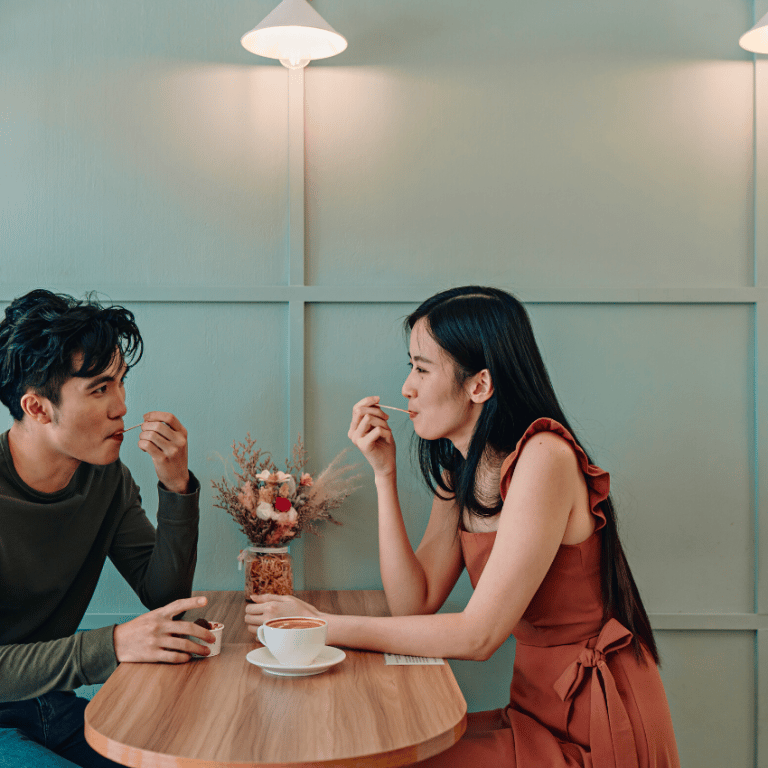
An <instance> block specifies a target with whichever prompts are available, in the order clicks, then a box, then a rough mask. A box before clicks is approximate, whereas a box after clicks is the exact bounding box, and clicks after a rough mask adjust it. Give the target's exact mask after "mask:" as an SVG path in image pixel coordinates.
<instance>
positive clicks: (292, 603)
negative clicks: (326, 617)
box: [245, 595, 321, 635]
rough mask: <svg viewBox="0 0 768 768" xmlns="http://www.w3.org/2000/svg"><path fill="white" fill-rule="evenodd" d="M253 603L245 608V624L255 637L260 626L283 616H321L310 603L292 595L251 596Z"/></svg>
mask: <svg viewBox="0 0 768 768" xmlns="http://www.w3.org/2000/svg"><path fill="white" fill-rule="evenodd" d="M251 600H253V603H248V604H247V605H246V606H245V623H246V626H247V627H248V631H249V632H250V633H251V634H253V635H255V634H256V633H257V631H258V628H259V625H261V624H264V622H267V621H271V620H272V619H279V618H281V617H283V616H321V613H320V611H318V610H317V608H315V607H314V606H312V605H310V604H309V603H305V602H304V601H303V600H299V598H298V597H293V596H292V595H251Z"/></svg>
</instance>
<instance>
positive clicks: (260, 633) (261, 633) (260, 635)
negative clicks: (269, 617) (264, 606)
mask: <svg viewBox="0 0 768 768" xmlns="http://www.w3.org/2000/svg"><path fill="white" fill-rule="evenodd" d="M256 636H257V637H258V638H259V642H260V643H261V644H262V645H266V644H267V641H266V640H265V639H264V625H263V624H259V626H258V628H257V630H256Z"/></svg>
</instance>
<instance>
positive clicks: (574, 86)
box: [0, 0, 768, 768]
mask: <svg viewBox="0 0 768 768" xmlns="http://www.w3.org/2000/svg"><path fill="white" fill-rule="evenodd" d="M314 2H315V6H316V7H317V9H318V11H320V13H322V14H323V15H324V16H325V18H327V20H328V21H329V22H330V23H331V24H332V25H334V26H335V27H336V28H337V29H338V30H339V31H340V32H342V33H343V34H345V35H346V36H347V38H348V40H349V48H348V50H347V51H346V52H345V53H344V54H342V55H341V56H339V57H337V58H335V59H332V60H329V61H327V62H318V63H315V64H312V65H310V67H309V68H308V69H307V70H306V73H305V104H306V107H305V116H306V125H305V131H304V137H305V138H304V146H305V151H306V160H305V180H306V218H305V224H306V232H305V237H304V243H303V245H304V258H303V259H302V260H301V263H299V262H297V261H296V259H295V254H296V253H297V247H298V252H299V253H300V252H301V247H300V246H301V243H299V244H298V246H297V243H296V241H295V236H294V240H293V242H290V238H289V209H290V207H291V205H292V204H293V205H295V204H296V200H297V197H296V196H297V190H296V189H295V188H293V189H291V187H290V186H289V184H288V167H289V166H288V163H289V143H290V142H289V126H288V103H289V102H288V78H287V72H286V70H284V69H283V68H282V67H280V66H279V65H276V64H272V63H267V62H265V61H263V60H261V59H258V58H256V57H254V56H252V55H251V54H248V53H247V52H246V51H244V50H243V49H242V48H241V47H240V45H239V37H240V35H242V34H243V33H244V32H245V31H247V30H248V29H250V28H252V27H253V26H254V25H255V24H256V23H257V22H258V21H259V20H260V19H261V18H263V16H265V15H266V14H267V13H268V12H269V11H270V10H271V9H272V7H273V6H274V5H276V3H277V0H230V1H229V2H226V3H222V2H214V1H213V0H153V1H152V2H149V0H134V1H133V2H130V3H125V2H122V3H118V2H115V1H114V0H78V2H76V3H63V2H54V1H53V0H30V1H29V2H25V3H8V2H6V3H1V4H0V212H1V213H0V305H2V306H4V305H5V303H7V301H8V300H10V299H11V298H12V297H14V296H16V295H19V294H20V293H22V292H23V291H26V290H28V289H30V288H32V287H37V286H45V287H49V288H53V289H55V290H62V291H67V292H71V293H75V294H82V293H83V292H85V291H86V290H89V289H97V290H99V291H101V292H102V294H104V295H105V296H106V297H107V298H108V299H112V300H115V301H119V302H122V303H125V304H126V305H127V306H129V307H130V308H131V309H133V310H134V311H135V312H136V315H137V317H138V320H139V323H140V325H141V327H142V330H143V331H144V335H145V341H146V346H147V352H146V357H145V359H144V361H143V362H142V364H141V365H140V366H139V367H138V368H137V369H136V370H135V371H134V372H133V373H132V375H131V378H130V381H129V386H128V390H129V408H130V411H129V412H130V413H134V414H138V415H139V416H140V415H141V413H143V412H144V411H145V410H147V409H149V408H164V409H165V408H167V409H170V410H173V411H174V412H176V413H177V414H178V416H179V417H180V418H181V420H182V421H183V423H184V424H185V425H186V426H187V427H188V429H189V432H190V441H191V442H190V456H191V463H192V466H193V469H194V470H195V472H196V473H197V474H198V476H199V477H200V479H201V481H202V483H203V494H202V529H201V544H200V557H199V566H198V571H197V576H196V587H198V588H212V589H217V588H218V589H236V588H240V586H241V584H242V575H241V574H240V573H238V572H237V570H236V564H235V556H236V554H237V552H238V550H239V549H240V548H241V547H242V546H243V544H244V541H243V537H242V535H241V534H239V532H238V531H237V530H236V528H235V526H234V524H233V523H232V522H231V521H230V520H229V518H228V517H227V516H226V515H225V513H223V512H222V511H221V510H218V509H215V508H213V506H212V502H213V496H212V494H211V491H210V480H211V479H212V478H218V477H220V476H221V474H222V472H223V469H222V462H221V459H220V458H219V456H220V455H223V456H228V453H229V449H230V445H231V443H232V440H233V439H241V438H242V437H243V436H244V435H245V433H246V432H248V431H250V432H251V434H252V435H254V436H256V437H257V438H258V440H259V443H260V445H263V446H265V447H269V448H271V449H272V450H273V452H274V453H275V456H276V457H277V458H278V459H282V457H284V456H285V455H287V453H288V451H289V449H290V444H291V441H292V439H293V438H294V437H295V433H296V432H297V431H299V430H301V431H302V432H303V433H304V434H305V436H306V440H307V447H308V449H309V451H310V454H311V457H312V466H313V467H314V468H320V467H321V466H322V465H323V464H324V463H326V462H327V461H329V460H330V459H331V458H332V457H333V456H334V455H335V453H336V452H338V451H339V450H341V449H342V448H343V447H345V446H346V445H347V442H348V441H347V438H346V431H347V426H348V421H349V415H350V408H351V405H352V404H353V403H354V402H355V401H356V400H357V399H359V398H360V397H362V396H364V395H366V394H371V393H378V394H381V395H382V397H384V398H386V399H387V400H389V401H390V402H392V403H394V404H396V403H397V402H398V401H399V399H400V395H399V391H400V385H401V383H402V379H403V377H404V376H405V373H406V367H405V363H406V357H405V345H404V342H403V337H402V333H401V330H400V322H401V319H402V317H403V316H404V315H405V314H407V312H408V311H409V310H410V309H411V308H412V307H414V306H415V305H416V304H417V303H418V302H419V301H420V300H421V299H423V298H425V297H426V296H428V295H430V294H432V293H433V292H435V291H436V290H437V289H439V288H442V287H446V286H449V285H455V284H462V283H467V282H479V283H488V284H495V285H499V286H501V287H504V288H507V289H509V290H512V291H513V292H515V293H517V294H518V295H519V296H520V297H521V298H522V299H523V300H524V301H526V303H527V305H528V307H529V309H530V312H531V316H532V319H533V322H534V325H535V329H536V331H537V334H538V337H539V340H540V342H541V345H542V348H543V352H544V355H545V358H546V360H547V363H548V364H549V366H550V368H551V373H552V377H553V379H554V382H555V385H556V388H557V390H558V392H559V393H560V395H561V398H562V400H563V403H564V406H565V409H566V412H567V413H568V415H569V417H570V418H572V420H573V423H574V424H575V425H578V428H579V429H580V436H581V437H582V438H583V439H584V441H585V442H586V444H587V445H588V446H589V448H590V449H591V451H592V453H593V456H594V458H595V460H596V461H597V462H598V463H600V464H601V465H602V466H604V467H605V468H606V469H608V470H609V471H610V472H611V474H612V477H613V483H614V492H615V497H616V500H617V501H618V503H619V509H620V514H621V522H622V531H623V536H624V540H625V544H626V549H627V551H628V554H629V557H630V560H631V563H632V565H633V568H634V571H635V574H636V576H637V579H638V582H639V584H640V587H641V590H642V592H643V594H644V595H645V598H646V601H647V606H648V608H649V611H650V612H651V614H652V620H653V622H654V625H655V626H656V628H657V630H658V639H659V643H660V646H661V649H662V652H663V654H664V660H665V664H664V667H663V670H662V674H663V676H664V679H665V682H666V685H667V691H668V694H669V698H670V703H671V706H672V711H673V718H674V721H675V725H676V729H677V732H678V738H679V742H680V748H681V753H682V757H683V765H686V766H687V765H696V766H702V768H708V767H709V766H720V765H724V764H727V765H734V766H747V765H760V766H767V767H768V741H766V739H768V735H767V734H766V733H764V732H763V731H762V730H760V731H757V730H756V727H755V723H757V722H762V721H763V720H764V719H765V716H766V712H768V674H767V673H766V672H764V669H765V664H766V659H768V635H767V634H766V633H767V632H768V621H766V615H768V583H767V582H766V578H767V577H766V573H767V572H768V569H765V568H762V569H760V568H759V565H760V561H761V560H763V561H764V560H765V557H766V556H768V537H766V534H765V526H762V528H761V526H760V521H761V518H762V517H763V515H764V513H765V511H766V509H765V505H766V498H768V486H767V485H766V472H765V471H764V469H763V468H764V465H765V459H764V456H765V455H768V438H767V437H766V417H767V414H768V407H767V405H766V394H765V392H766V388H765V384H764V382H765V380H766V375H768V370H767V369H766V365H767V364H766V360H768V347H767V346H766V345H767V342H766V340H767V339H768V319H767V317H768V314H767V313H768V277H766V273H767V272H768V255H767V254H768V233H767V231H766V227H765V226H764V223H763V222H765V221H767V220H768V186H767V185H768V163H767V162H766V157H768V112H767V111H766V110H767V109H768V77H767V76H766V75H767V74H768V70H766V69H765V67H766V66H767V65H766V63H765V61H763V60H759V61H758V62H757V63H755V62H754V60H753V57H752V56H750V55H748V54H746V53H745V52H744V51H742V50H741V49H740V48H739V47H738V45H737V40H738V37H739V35H740V34H741V33H742V32H744V31H745V30H746V29H748V28H749V27H750V26H751V24H752V20H753V16H757V17H759V16H762V15H763V14H764V13H766V12H768V0H756V2H755V4H754V5H755V7H753V3H752V2H751V1H750V0H718V1H717V2H715V0H697V2H694V1H693V0H665V2H663V3H659V2H645V3H639V2H635V3H615V2H607V0H582V2H579V3H545V2H538V3H529V2H510V1H509V0H485V2H482V3H477V2H473V3H470V2H466V1H465V2H458V0H419V1H418V2H413V0H388V2H366V0H314ZM294 225H295V222H294ZM294 232H295V230H294ZM291 251H292V252H293V254H294V260H293V262H291V260H290V259H289V253H290V252H291ZM129 418H130V417H129ZM392 418H393V420H396V419H397V418H398V415H397V414H394V415H393V417H392ZM136 420H137V421H138V419H136ZM9 423H10V421H9V419H8V418H7V417H6V416H2V415H0V428H4V427H5V426H7V425H8V424H9ZM132 423H135V422H132ZM395 434H396V437H397V438H398V446H399V456H400V467H401V468H400V475H401V483H402V489H401V490H402V496H403V501H404V507H405V515H406V523H407V526H408V530H409V533H410V534H411V536H412V537H413V539H414V540H417V539H418V537H419V536H420V535H421V533H422V532H423V530H424V527H425V525H426V515H427V510H428V505H429V501H428V499H427V497H426V495H425V493H424V490H423V488H422V487H421V485H420V484H419V482H418V480H417V479H416V478H415V476H414V474H413V472H412V469H411V467H410V464H409V460H408V441H409V436H410V425H409V424H408V422H407V420H405V419H403V423H402V424H399V425H398V426H397V427H396V431H395ZM124 459H125V460H126V461H127V463H128V464H129V465H130V466H131V468H132V470H133V471H134V473H135V475H136V477H137V479H138V481H139V482H140V484H141V486H142V488H143V489H144V497H145V500H146V503H147V506H148V507H149V509H150V510H154V505H155V498H154V491H153V485H154V482H153V473H152V470H151V464H150V462H149V461H148V459H147V458H146V457H145V456H144V455H143V454H141V453H140V452H139V451H138V449H137V448H136V447H135V445H134V444H133V442H132V441H126V444H125V446H124ZM365 475H366V484H365V486H364V488H363V489H362V490H361V491H359V492H358V493H357V494H356V495H355V497H353V498H352V499H351V500H350V501H349V502H348V503H347V504H346V505H345V507H344V508H343V510H342V511H341V515H340V517H341V518H342V519H343V520H344V523H345V525H344V527H342V528H335V527H334V528H329V529H327V530H326V531H325V536H324V538H322V539H314V538H310V539H308V540H307V541H306V542H304V543H303V544H302V545H301V546H298V547H296V548H295V550H294V556H295V558H296V561H297V565H298V570H299V572H300V574H299V577H300V579H301V580H302V581H303V583H304V584H305V585H306V586H308V587H318V588H371V587H379V586H380V580H379V574H378V566H377V542H376V527H375V521H376V513H375V495H374V492H373V488H372V483H371V482H370V479H371V478H370V473H369V472H366V473H365ZM468 594H469V585H468V583H467V581H466V579H462V581H461V582H460V584H459V585H458V586H457V588H456V590H455V591H454V593H453V595H452V596H451V598H450V601H449V606H448V607H449V608H452V609H455V610H460V608H461V606H462V605H463V604H464V602H465V601H466V599H467V596H468ZM140 610H141V606H140V605H139V603H138V601H137V600H136V599H135V597H134V596H133V595H132V594H131V593H130V591H129V590H128V589H127V588H126V587H125V585H124V584H123V583H122V581H121V579H120V578H119V576H118V575H117V574H116V572H115V571H114V570H113V569H112V568H111V567H108V568H107V569H106V570H105V573H104V577H103V580H102V583H101V584H100V587H99V590H98V592H97V594H96V596H95V598H94V601H93V604H92V606H91V612H90V614H89V616H88V618H87V621H86V623H87V624H88V625H89V626H90V625H95V624H98V623H100V622H102V623H103V622H105V621H109V620H110V616H113V617H114V616H118V617H119V616H124V615H131V614H135V613H137V612H139V611H140ZM513 654H514V644H513V643H511V642H510V643H508V644H507V645H506V646H504V648H502V649H501V650H500V651H499V652H498V653H497V655H496V656H495V657H494V658H493V659H492V660H491V661H489V662H486V663H484V664H475V663H471V662H452V665H453V667H454V669H455V671H456V673H457V677H458V678H459V681H460V684H461V685H462V688H463V690H464V691H465V694H466V697H467V700H468V703H469V706H470V708H471V709H481V708H491V707H496V706H501V705H503V704H504V703H505V701H506V699H507V696H508V684H509V677H510V674H511V664H512V658H513ZM725 713H727V714H725ZM713 726H714V727H713Z"/></svg>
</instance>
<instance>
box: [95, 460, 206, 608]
mask: <svg viewBox="0 0 768 768" xmlns="http://www.w3.org/2000/svg"><path fill="white" fill-rule="evenodd" d="M127 480H128V482H129V487H130V488H131V493H130V494H129V503H128V507H127V509H126V512H125V514H124V515H123V518H122V520H121V523H120V526H119V527H118V529H117V531H116V533H115V537H114V539H113V541H112V546H111V547H110V552H109V557H110V559H111V560H112V562H113V563H114V565H115V567H116V568H117V570H118V571H119V572H120V573H121V574H122V576H123V578H124V579H125V580H126V581H127V582H128V584H130V586H131V588H132V589H133V591H134V592H135V593H136V594H137V595H138V596H139V599H140V600H141V602H142V603H143V604H144V605H145V606H146V607H147V608H148V609H149V610H154V609H155V608H160V607H161V606H163V605H167V604H168V603H171V602H173V601H174V600H178V599H180V598H183V597H189V596H190V595H191V594H192V579H193V577H194V575H195V565H196V563H197V532H198V523H199V518H200V513H199V505H200V483H199V481H198V480H197V478H196V477H195V476H194V475H193V474H192V473H190V488H191V491H190V492H189V493H184V494H182V493H173V492H172V491H169V490H167V489H166V488H165V487H164V486H162V485H161V484H160V483H158V486H157V488H158V495H159V506H158V511H157V530H155V528H154V526H153V525H152V523H150V521H149V520H148V519H147V515H146V513H145V512H144V509H143V508H142V504H141V496H140V495H139V493H138V486H136V484H135V483H134V482H133V480H132V479H131V478H130V475H128V477H127Z"/></svg>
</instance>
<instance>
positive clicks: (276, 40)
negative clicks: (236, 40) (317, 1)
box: [240, 0, 347, 69]
mask: <svg viewBox="0 0 768 768" xmlns="http://www.w3.org/2000/svg"><path fill="white" fill-rule="evenodd" d="M240 42H241V43H242V46H243V48H245V49H246V50H248V51H250V52H251V53H255V54H256V55H257V56H266V57H267V58H270V59H279V60H280V63H281V64H282V65H283V66H285V67H288V69H300V68H302V67H306V66H307V64H309V62H310V61H311V60H312V59H326V58H328V57H329V56H335V55H336V54H337V53H341V52H342V51H343V50H344V49H345V48H346V47H347V41H346V40H345V39H344V37H342V36H341V35H340V34H339V33H338V32H337V31H336V30H335V29H334V28H333V27H332V26H331V25H330V24H329V23H328V22H327V21H326V20H325V19H324V18H323V17H322V16H321V15H320V14H319V13H318V12H317V11H316V10H315V9H314V8H313V7H312V6H311V5H310V4H309V3H308V2H307V0H283V1H282V2H281V3H280V5H278V6H277V8H275V10H274V11H272V13H270V14H269V15H268V16H267V17H266V18H265V19H264V21H262V22H261V23H260V24H258V25H257V26H255V27H254V28H253V29H252V30H251V31H250V32H246V34H244V35H243V36H242V38H241V39H240Z"/></svg>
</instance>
